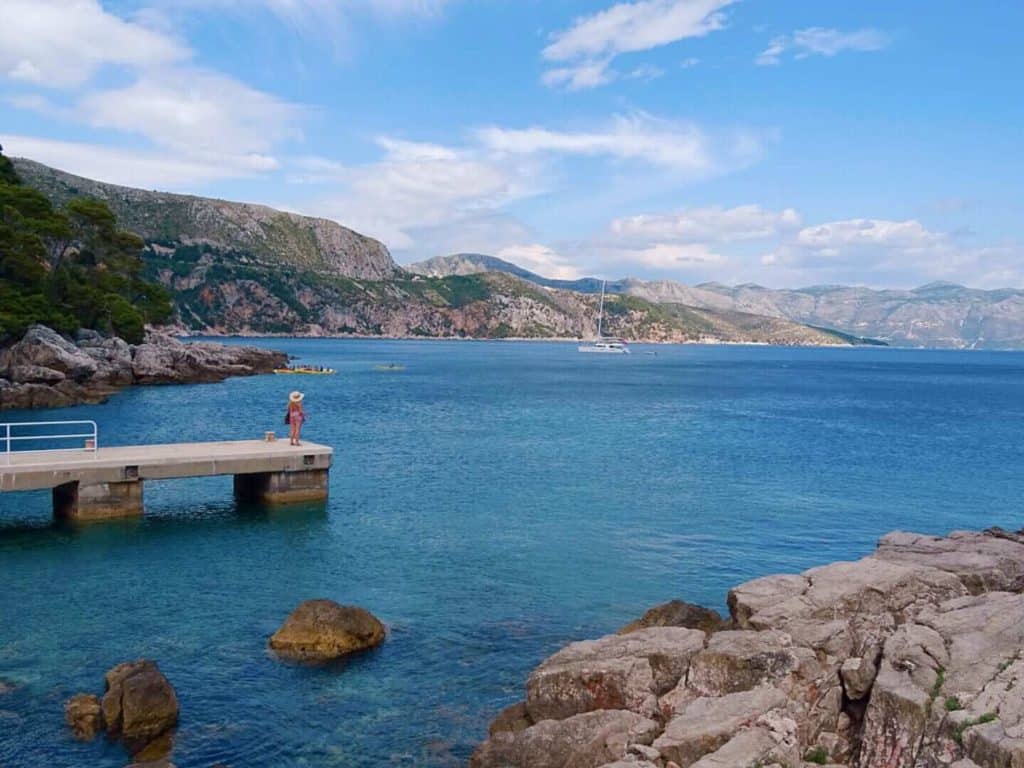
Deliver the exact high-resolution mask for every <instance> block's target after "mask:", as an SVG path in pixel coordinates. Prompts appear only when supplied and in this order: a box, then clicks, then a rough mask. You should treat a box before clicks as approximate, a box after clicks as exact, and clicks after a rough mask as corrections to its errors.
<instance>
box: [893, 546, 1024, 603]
mask: <svg viewBox="0 0 1024 768" xmlns="http://www.w3.org/2000/svg"><path fill="white" fill-rule="evenodd" d="M1000 534H1002V535H1000ZM875 557H877V558H879V559H881V560H886V561H889V562H894V563H900V564H903V565H924V566H928V567H930V568H938V569H940V570H943V571H947V572H949V573H952V574H953V575H955V576H956V577H957V578H958V579H960V581H962V582H963V584H964V586H965V587H967V589H968V590H969V591H970V592H971V594H980V593H982V592H994V591H998V590H1004V591H1007V592H1017V591H1020V590H1021V589H1024V538H1022V539H1020V540H1017V539H1015V538H1013V537H1011V536H1009V535H1006V533H1005V532H1004V531H999V532H996V531H992V532H989V531H983V532H981V533H976V532H973V531H954V532H953V533H951V534H950V535H949V536H946V537H942V536H922V535H920V534H916V533H905V532H903V531H894V532H893V533H890V534H888V535H886V536H883V537H882V539H881V541H879V543H878V552H877V553H876V554H875Z"/></svg>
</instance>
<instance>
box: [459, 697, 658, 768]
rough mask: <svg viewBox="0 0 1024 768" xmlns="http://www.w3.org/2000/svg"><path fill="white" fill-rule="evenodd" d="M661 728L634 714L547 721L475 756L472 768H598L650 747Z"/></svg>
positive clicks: (495, 741)
mask: <svg viewBox="0 0 1024 768" xmlns="http://www.w3.org/2000/svg"><path fill="white" fill-rule="evenodd" d="M657 732H658V724H657V723H656V722H654V721H653V720H650V719H648V718H645V717H643V716H641V715H638V714H636V713H635V712H626V711H624V710H600V711H595V712H586V713H584V714H580V715H573V716H572V717H569V718H566V719H564V720H543V721H541V722H539V723H537V724H536V725H534V726H532V727H530V728H527V729H526V730H524V731H520V732H519V733H501V734H498V735H497V736H494V737H492V738H490V739H488V740H487V741H485V742H484V743H483V744H482V745H481V746H480V747H479V748H478V749H477V750H476V752H475V753H474V754H473V757H472V758H471V760H470V766H471V768H507V767H508V766H523V768H526V767H527V766H529V768H599V766H602V765H606V764H607V763H614V762H615V761H618V760H622V759H624V758H625V756H626V754H627V752H628V748H629V746H630V745H631V744H650V743H651V742H652V741H653V740H654V737H655V735H656V734H657Z"/></svg>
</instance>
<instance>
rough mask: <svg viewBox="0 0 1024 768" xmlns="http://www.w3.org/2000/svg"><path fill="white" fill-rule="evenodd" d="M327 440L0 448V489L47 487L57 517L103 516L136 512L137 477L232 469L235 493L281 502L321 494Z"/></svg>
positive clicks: (217, 472) (139, 489)
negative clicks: (68, 448)
mask: <svg viewBox="0 0 1024 768" xmlns="http://www.w3.org/2000/svg"><path fill="white" fill-rule="evenodd" d="M333 453H334V451H333V450H332V449H331V448H330V447H329V446H326V445H317V444H315V443H303V444H302V445H301V446H297V447H296V446H291V445H289V444H288V443H287V442H285V441H274V442H265V441H263V440H240V441H231V442H216V443H172V444H166V445H132V446H120V447H116V448H99V449H96V450H93V449H89V448H86V449H81V450H73V451H32V452H29V451H16V452H11V453H8V454H0V492H8V491H30V490H39V489H45V488H50V489H52V491H53V511H54V515H55V516H56V517H57V518H63V519H71V520H82V521H85V520H106V519H114V518H122V517H138V516H140V515H142V512H143V504H142V497H143V483H144V482H145V481H146V480H166V479H170V478H179V477H208V476H211V475H234V478H235V494H236V495H237V496H238V498H239V499H240V500H244V501H253V502H259V503H266V504H288V503H294V502H303V501H318V500H323V499H326V498H327V480H328V472H329V470H330V467H331V459H332V456H333Z"/></svg>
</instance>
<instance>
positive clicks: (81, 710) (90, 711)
mask: <svg viewBox="0 0 1024 768" xmlns="http://www.w3.org/2000/svg"><path fill="white" fill-rule="evenodd" d="M64 721H65V722H66V723H67V724H68V726H69V727H70V728H71V732H72V733H73V734H74V736H75V738H76V739H78V740H79V741H92V740H93V739H95V738H96V737H97V736H98V735H99V733H100V731H101V730H103V717H102V715H101V713H100V700H99V699H98V698H97V697H96V696H93V695H92V694H91V693H80V694H78V695H77V696H72V697H71V698H70V699H68V700H67V703H65V704H64Z"/></svg>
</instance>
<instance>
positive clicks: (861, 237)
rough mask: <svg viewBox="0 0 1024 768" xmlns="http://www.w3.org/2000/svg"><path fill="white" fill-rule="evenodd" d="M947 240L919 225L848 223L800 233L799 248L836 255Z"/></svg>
mask: <svg viewBox="0 0 1024 768" xmlns="http://www.w3.org/2000/svg"><path fill="white" fill-rule="evenodd" d="M947 240H948V237H947V236H946V235H944V234H941V233H936V232H930V231H929V230H927V229H925V227H924V226H923V225H922V224H921V222H919V221H915V220H913V219H909V220H907V221H887V220H885V219H847V220H845V221H832V222H828V223H826V224H818V225H817V226H813V227H806V228H804V229H801V230H800V231H799V232H798V233H797V236H796V242H797V244H799V245H801V246H805V247H807V248H812V249H814V250H816V251H821V252H825V255H837V254H839V253H840V252H842V251H843V249H846V248H865V247H871V248H886V249H889V248H899V249H920V248H931V247H934V246H937V245H940V244H942V243H944V242H946V241H947Z"/></svg>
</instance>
